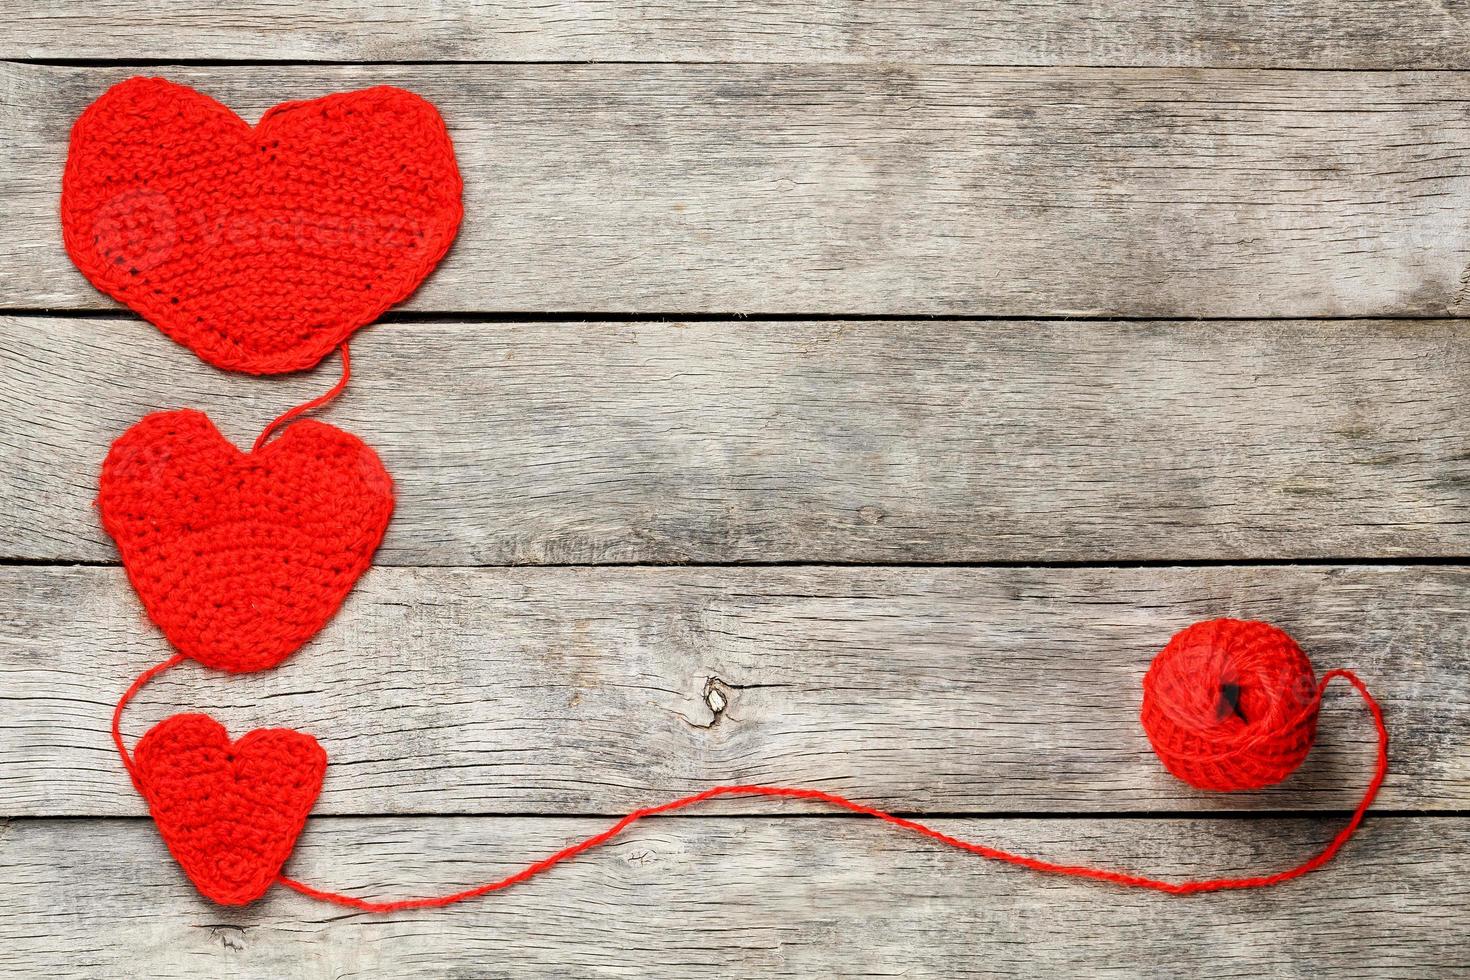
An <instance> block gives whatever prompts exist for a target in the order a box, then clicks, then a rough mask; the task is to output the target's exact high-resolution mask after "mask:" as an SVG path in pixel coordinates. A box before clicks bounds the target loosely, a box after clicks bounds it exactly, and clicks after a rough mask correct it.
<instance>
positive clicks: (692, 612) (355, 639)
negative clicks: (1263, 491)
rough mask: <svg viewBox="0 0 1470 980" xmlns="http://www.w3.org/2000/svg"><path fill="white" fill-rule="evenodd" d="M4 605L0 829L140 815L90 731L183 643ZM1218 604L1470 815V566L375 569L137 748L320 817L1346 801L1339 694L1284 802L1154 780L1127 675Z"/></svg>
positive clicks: (172, 685) (97, 590)
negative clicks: (298, 635)
mask: <svg viewBox="0 0 1470 980" xmlns="http://www.w3.org/2000/svg"><path fill="white" fill-rule="evenodd" d="M0 609H3V610H4V611H5V612H4V616H5V628H4V631H3V635H0V684H3V688H4V690H5V692H6V695H7V697H6V701H5V705H6V707H5V712H6V714H5V718H4V726H5V738H4V739H0V786H3V790H4V791H3V793H0V801H3V802H0V814H3V815H28V814H29V815H52V816H56V815H63V814H77V815H119V814H122V815H128V814H141V813H143V812H144V808H143V806H142V804H141V803H140V801H139V800H138V798H137V796H136V794H135V793H134V792H133V791H132V790H131V788H130V787H129V785H128V781H127V778H126V775H125V774H124V772H123V770H122V767H121V766H120V765H119V763H118V760H117V758H116V756H115V754H114V752H113V748H112V745H111V742H110V738H109V735H108V725H109V721H110V718H111V712H112V705H113V703H114V702H115V701H116V700H117V697H118V695H119V694H120V693H121V692H122V690H123V689H124V688H125V687H126V686H127V684H128V682H129V681H130V680H131V678H132V677H133V676H135V675H136V674H137V673H139V672H140V671H141V670H142V669H143V668H144V667H146V666H148V665H150V664H152V663H155V662H157V661H159V660H162V659H164V658H165V657H166V656H168V654H169V653H170V651H169V650H168V649H167V648H166V646H165V644H164V642H163V641H162V639H161V638H160V637H158V636H157V635H156V633H155V631H154V630H152V629H151V628H150V627H149V626H147V624H145V623H144V622H143V617H142V614H141V611H140V610H139V608H138V606H137V604H136V600H135V599H134V598H133V596H132V595H131V592H130V590H129V589H128V587H127V584H126V582H125V581H124V578H123V575H122V573H121V572H120V571H119V570H117V569H111V568H71V569H67V568H46V567H10V568H3V569H0ZM1219 615H1233V616H1238V617H1254V618H1261V619H1265V620H1267V621H1269V622H1274V623H1277V624H1279V625H1281V626H1282V627H1283V628H1285V629H1287V630H1288V631H1290V632H1292V633H1293V634H1294V635H1295V636H1296V637H1297V638H1298V639H1299V640H1300V642H1301V643H1302V644H1303V646H1304V648H1305V649H1306V650H1307V651H1308V652H1309V653H1310V655H1311V656H1312V658H1313V660H1314V662H1315V663H1316V665H1317V667H1318V669H1319V670H1326V669H1327V668H1329V667H1333V666H1349V667H1352V668H1354V669H1356V670H1358V671H1359V672H1360V673H1361V674H1362V676H1363V677H1364V678H1366V679H1367V681H1368V682H1369V684H1370V685H1371V686H1372V688H1373V690H1374V691H1375V692H1377V695H1378V697H1379V698H1380V699H1381V700H1382V701H1383V703H1384V706H1385V708H1386V710H1387V713H1388V724H1389V727H1390V729H1391V730H1392V732H1393V737H1394V742H1393V751H1392V769H1393V773H1392V776H1391V778H1390V780H1389V782H1388V784H1387V786H1386V787H1385V789H1384V791H1383V795H1382V796H1381V797H1380V804H1381V805H1382V806H1384V807H1389V808H1412V809H1415V810H1440V809H1464V808H1466V807H1467V805H1470V680H1467V674H1466V672H1465V670H1464V669H1463V664H1464V648H1465V628H1464V624H1465V623H1466V622H1470V570H1466V569H1462V568H1424V567H1418V568H1366V567H1352V568H1324V567H1314V568H1290V567H1266V568H1260V567H1235V568H1200V569H1180V568H1147V569H968V568H943V569H922V568H831V567H826V568H824V567H794V568H743V569H740V568H724V569H649V568H634V569H627V568H623V569H587V568H562V569H496V570H465V569H390V568H378V569H374V570H372V571H371V572H370V573H368V575H367V576H366V577H365V578H364V579H363V580H362V581H361V583H359V587H358V589H357V590H356V591H355V592H354V593H353V594H352V596H351V597H350V598H349V599H348V602H347V604H346V605H345V607H344V608H343V611H342V612H341V613H340V614H339V616H338V617H337V619H336V620H335V621H333V622H332V623H331V624H330V625H329V626H328V627H327V629H326V630H325V631H324V632H323V633H322V634H321V635H320V636H319V637H318V638H317V639H315V640H314V641H312V643H310V644H309V645H308V646H307V647H305V648H304V649H303V650H302V651H300V652H299V653H297V654H296V655H295V656H294V657H292V658H291V659H290V660H288V661H287V662H286V663H285V664H283V665H282V666H281V667H279V668H277V669H275V670H271V671H267V672H265V673H262V674H251V675H243V676H240V675H235V676H232V675H224V674H219V673H216V672H209V671H205V670H202V669H200V668H195V667H192V666H185V667H180V668H177V669H175V670H174V671H173V672H171V673H170V674H168V675H166V676H165V677H163V678H161V679H160V680H158V681H156V682H155V683H154V685H153V686H152V687H150V688H148V689H147V690H146V691H145V692H144V694H143V695H142V697H141V699H140V700H139V701H138V702H137V703H136V704H135V705H134V706H133V707H131V708H130V709H129V712H128V714H127V716H126V718H125V723H124V731H125V733H126V734H127V735H128V738H129V740H130V741H131V740H133V739H136V738H137V737H139V736H140V735H141V734H142V733H143V731H145V730H146V729H147V728H148V727H149V726H151V725H152V724H154V723H155V722H157V721H159V720H161V719H162V718H163V717H165V716H167V715H168V714H171V713H174V712H176V711H205V712H208V713H209V714H211V715H213V716H215V717H216V718H218V719H219V720H220V721H221V722H222V723H224V724H225V725H226V726H227V727H228V728H229V729H230V730H231V732H232V733H234V734H235V735H236V736H238V735H239V734H242V733H243V732H244V731H246V730H247V729H249V728H254V727H273V726H288V727H295V728H298V729H301V730H304V731H308V732H310V733H312V734H314V735H315V736H317V738H318V739H320V740H321V741H322V744H323V746H324V747H325V748H326V750H327V754H328V757H329V758H330V760H331V764H330V768H329V772H328V777H327V784H326V788H325V790H324V792H323V795H322V798H321V800H320V802H319V804H318V806H317V808H316V810H315V812H316V813H319V814H386V813H581V814H612V813H621V812H623V811H625V810H629V809H633V808H635V807H638V806H643V805H647V804H649V803H653V802H656V801H659V800H662V799H664V798H667V797H672V796H676V795H682V794H685V793H689V792H693V791H695V790H697V789H702V788H704V787H705V786H707V785H710V784H715V783H730V782H764V783H781V784H788V785H812V786H818V787H821V788H826V789H830V790H834V791H836V792H839V793H843V794H846V795H850V796H853V797H857V798H861V799H863V800H865V801H867V802H871V803H874V804H876V805H879V806H884V807H889V808H895V809H900V810H918V811H930V812H950V813H973V812H978V811H1002V812H1085V811H1096V812H1106V811H1113V812H1133V811H1139V810H1159V811H1200V810H1211V811H1218V810H1231V809H1246V810H1250V809H1257V808H1260V807H1262V806H1268V807H1273V808H1277V809H1283V808H1289V809H1320V808H1333V809H1343V808H1350V807H1351V806H1353V805H1354V804H1355V803H1356V802H1357V800H1358V798H1359V797H1360V796H1361V794H1362V790H1363V787H1364V786H1365V785H1366V783H1367V778H1368V775H1369V773H1370V772H1371V771H1372V760H1373V752H1372V734H1371V727H1370V725H1369V722H1368V719H1367V716H1366V714H1365V712H1364V711H1363V710H1362V708H1361V707H1360V705H1359V703H1358V701H1357V698H1356V696H1354V695H1353V694H1352V693H1351V692H1350V691H1349V690H1347V689H1346V688H1343V689H1342V690H1341V691H1337V690H1334V691H1333V693H1332V694H1330V696H1329V698H1328V704H1327V706H1326V707H1325V709H1324V715H1323V720H1322V724H1321V734H1320V736H1319V739H1318V744H1317V748H1316V749H1315V751H1314V752H1313V754H1312V756H1311V758H1310V759H1309V760H1308V762H1307V763H1306V765H1305V766H1304V767H1303V769H1302V770H1300V771H1299V772H1298V773H1297V774H1296V775H1295V776H1294V777H1293V778H1292V779H1291V780H1289V781H1288V782H1286V783H1285V784H1283V785H1282V786H1280V787H1277V788H1276V789H1274V790H1270V791H1267V792H1263V793H1260V794H1229V795H1222V794H1210V793H1201V792H1196V791H1192V790H1190V789H1189V788H1188V787H1186V786H1184V785H1183V784H1182V783H1179V782H1177V781H1176V780H1174V779H1173V778H1172V777H1170V776H1169V775H1168V774H1167V773H1166V772H1165V771H1164V769H1163V768H1162V767H1161V766H1160V765H1159V763H1158V760H1157V759H1156V758H1155V757H1154V755H1153V754H1152V752H1151V750H1150V749H1149V746H1148V743H1147V740H1146V739H1145V738H1144V736H1143V733H1142V731H1141V729H1140V728H1139V725H1138V707H1139V699H1140V691H1141V688H1140V681H1141V679H1142V676H1143V672H1144V670H1145V669H1146V668H1147V666H1148V663H1149V661H1150V659H1152V657H1153V655H1154V654H1155V653H1156V652H1157V650H1158V649H1159V648H1160V647H1162V646H1163V644H1164V642H1165V641H1166V640H1167V639H1168V638H1169V636H1170V635H1171V634H1172V633H1173V632H1174V631H1176V630H1178V629H1181V628H1183V627H1184V626H1185V625H1187V624H1189V623H1191V622H1194V621H1195V620H1199V619H1204V618H1208V617H1211V616H1219ZM769 807H770V804H768V803H765V802H756V803H754V804H752V808H753V809H754V810H756V811H757V812H765V811H768V810H769Z"/></svg>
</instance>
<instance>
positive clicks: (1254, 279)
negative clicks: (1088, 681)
mask: <svg viewBox="0 0 1470 980" xmlns="http://www.w3.org/2000/svg"><path fill="white" fill-rule="evenodd" d="M149 70H150V71H152V70H156V71H158V72H160V73H164V74H167V75H168V76H169V77H172V78H174V79H176V80H178V81H181V82H186V83H189V84H193V85H195V86H197V87H200V88H202V89H203V90H205V91H207V92H209V93H210V94H212V95H214V96H216V97H218V98H220V99H222V100H224V101H225V102H226V103H228V104H229V105H231V106H232V107H234V108H236V109H237V110H239V111H240V112H242V113H243V114H244V115H245V116H246V117H247V118H252V119H253V118H255V117H257V116H258V115H259V114H260V113H261V112H262V111H263V110H264V109H265V108H267V107H268V106H269V105H272V104H274V103H276V102H278V101H281V100H286V99H296V98H309V97H313V96H319V95H322V94H325V93H328V92H332V91H337V90H342V89H352V88H357V87H362V86H366V85H371V84H377V83H394V84H399V85H403V86H406V87H408V88H411V89H413V90H415V91H417V92H419V93H421V94H422V95H424V96H426V97H427V98H429V99H431V100H432V101H434V102H435V103H436V104H438V105H439V106H440V108H441V109H442V111H443V112H444V115H445V117H446V119H447V120H448V122H449V125H450V128H451V130H452V131H453V136H454V139H455V142H456V146H457V148H458V153H459V158H460V163H461V166H462V169H463V171H464V175H465V181H466V192H465V193H466V210H467V214H468V216H469V217H468V218H467V220H466V223H465V226H464V229H463V232H462V234H461V236H460V238H459V241H458V243H457V244H456V246H455V248H454V249H453V251H452V252H451V254H450V255H449V257H448V258H447V259H446V261H445V263H444V264H443V266H442V267H441V268H440V270H439V271H438V272H437V273H436V274H435V275H434V276H433V277H432V278H431V279H430V280H429V281H428V282H427V283H426V284H425V286H424V287H423V288H422V289H421V290H420V291H419V293H418V294H417V295H416V296H415V297H413V298H412V299H411V300H410V301H409V304H408V305H409V306H410V307H411V308H412V309H415V310H421V311H510V312H524V311H535V312H544V311H548V310H550V311H591V310H597V311H604V312H629V313H648V312H659V311H672V312H677V313H731V314H751V313H771V314H806V313H821V314H879V315H887V314H953V315H987V316H989V315H1003V316H1010V315H1019V316H1031V315H1114V314H1117V315H1134V316H1188V317H1201V316H1204V317H1209V316H1213V317H1223V316H1262V317H1264V316H1273V317H1276V316H1346V315H1353V316H1358V315H1443V314H1447V313H1451V314H1452V313H1455V312H1460V311H1463V310H1464V309H1465V306H1464V303H1465V300H1466V296H1467V295H1470V290H1467V288H1466V287H1465V283H1466V281H1467V279H1470V275H1467V272H1466V270H1467V267H1470V223H1467V222H1466V221H1465V220H1464V215H1465V213H1466V211H1467V209H1470V176H1467V175H1466V173H1465V168H1464V166H1463V161H1464V159H1465V158H1466V157H1467V155H1470V121H1467V118H1466V116H1465V113H1464V111H1463V105H1464V102H1465V101H1466V99H1467V98H1470V76H1467V75H1461V74H1458V73H1414V72H1394V73H1387V74H1384V73H1375V72H1260V71H1209V72H1199V71H1189V70H1116V71H1107V70H1091V69H1063V68H1057V69H1025V68H1016V69H1005V68H996V69H985V70H976V69H972V68H961V67H944V66H930V67H923V66H912V65H903V66H899V65H884V66H881V67H876V68H875V67H873V66H822V65H817V66H765V65H756V66H738V65H680V66H672V65H576V66H568V65H491V66H487V65H433V66H417V67H416V66H401V65H400V66H386V65H385V66H353V67H323V66H304V67H303V66H298V67H282V66H266V67H260V66H257V67H210V68H180V67H166V68H158V69H149ZM133 73H134V71H133V70H131V69H125V68H107V69H96V68H72V67H48V66H40V65H15V64H9V65H0V88H3V91H4V92H5V95H6V97H5V99H4V100H3V101H0V132H3V133H5V134H6V139H5V140H3V141H0V196H3V199H4V200H5V202H6V208H7V218H8V220H7V222H6V223H5V229H4V231H3V232H0V305H3V306H7V307H11V308H24V309H33V308H41V307H64V308H75V309H98V308H104V307H105V306H106V305H107V301H104V300H103V298H102V297H101V295H100V294H99V293H98V292H97V291H96V290H94V289H93V288H92V287H91V286H90V285H89V284H88V283H87V282H86V281H85V280H84V279H83V278H82V276H81V275H80V273H78V272H77V271H76V270H75V269H73V268H72V266H71V264H70V262H69V261H68V260H67V258H66V256H65V255H64V254H63V251H62V248H61V244H60V236H59V233H58V222H57V218H56V213H57V196H58V193H59V191H58V187H59V179H60V173H61V169H62V166H63V163H64V158H65V141H66V134H67V132H68V130H69V127H70V125H71V122H72V120H73V119H74V118H75V117H76V115H77V114H78V113H79V112H80V111H81V110H82V108H83V107H84V106H86V105H87V104H88V103H89V102H91V101H92V100H93V99H95V98H96V97H97V96H98V95H99V94H100V93H101V92H102V91H103V90H104V89H105V88H106V87H107V85H108V84H110V83H112V82H115V81H117V80H119V79H121V78H123V77H126V76H127V75H129V74H133Z"/></svg>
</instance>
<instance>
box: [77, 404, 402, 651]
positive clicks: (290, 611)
mask: <svg viewBox="0 0 1470 980" xmlns="http://www.w3.org/2000/svg"><path fill="white" fill-rule="evenodd" d="M97 506H98V509H99V511H100V512H101V516H102V526H103V527H104V528H106V530H107V533H108V534H110V535H112V537H113V539H114V540H115V541H116V542H117V547H118V551H119V552H120V553H121V555H122V562H123V566H124V567H125V568H126V569H127V573H128V578H129V579H130V580H131V581H132V583H133V587H134V588H135V589H137V591H138V596H139V598H141V599H142V600H143V606H144V608H145V609H146V610H147V611H148V615H149V617H150V618H151V619H152V620H153V621H154V622H155V623H157V624H158V626H159V628H160V629H162V630H163V632H164V635H165V636H167V637H168V639H169V640H170V642H172V643H173V645H174V646H175V647H177V648H178V649H179V650H180V652H182V653H184V654H187V655H188V656H190V657H192V658H193V659H195V660H197V661H199V662H200V663H203V664H206V665H208V666H210V667H217V668H219V669H221V670H228V671H236V672H242V671H252V670H264V669H265V668H267V667H272V666H274V665H275V664H277V663H279V662H280V661H281V660H282V659H284V658H285V657H286V656H288V655H289V654H290V653H291V652H292V651H294V650H295V649H297V648H298V647H300V646H301V645H302V644H303V643H305V642H306V641H307V640H309V639H311V638H312V636H314V635H315V634H316V633H317V631H318V630H320V629H321V628H322V626H323V625H325V624H326V622H327V620H328V619H330V618H331V617H332V614H333V613H335V612H336V611H337V607H338V606H339V605H341V603H342V600H343V599H344V598H346V596H347V593H348V592H349V591H351V589H352V585H353V583H354V582H356V581H357V578H358V576H359V575H361V574H362V573H363V571H365V570H366V569H367V567H368V565H369V564H370V562H371V561H372V555H373V551H374V550H375V549H376V548H377V547H378V542H379V541H381V540H382V538H383V532H384V530H386V528H387V526H388V519H389V517H390V516H392V513H393V481H392V480H391V478H389V476H388V471H387V470H385V469H384V468H383V464H382V463H381V462H380V461H379V459H378V456H377V454H376V453H374V452H373V451H372V449H370V448H369V447H368V446H367V445H366V444H365V443H363V441H362V440H361V439H358V438H357V437H356V436H352V435H349V434H348V433H346V432H343V431H342V430H341V429H336V428H333V427H332V426H330V425H326V424H325V423H322V422H316V421H313V420H310V419H308V420H306V421H301V422H296V423H294V424H292V425H291V426H289V427H288V428H287V429H286V430H285V431H284V432H283V433H282V434H281V435H280V436H279V437H277V438H276V439H275V440H274V441H273V442H268V443H266V444H265V446H263V447H262V448H260V449H258V450H255V451H254V452H250V453H242V452H240V451H239V450H238V449H236V448H235V447H234V446H232V445H231V444H230V443H229V442H227V441H225V439H224V437H223V436H221V435H220V434H219V431H218V430H217V429H216V428H215V427H214V423H213V422H211V421H210V420H209V417H208V416H207V415H205V414H204V413H202V412H196V411H193V410H189V409H184V410H181V411H176V412H157V413H154V414H153V415H149V416H147V417H145V418H144V419H143V420H142V421H141V422H139V423H138V424H137V425H135V426H133V427H132V428H131V429H129V430H128V431H127V432H125V433H123V435H122V436H121V437H119V438H118V440H117V441H116V442H114V443H113V444H112V451H111V452H109V453H108V454H107V461H106V462H105V463H103V465H102V480H101V486H100V492H99V494H98V496H97Z"/></svg>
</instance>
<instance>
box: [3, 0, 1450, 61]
mask: <svg viewBox="0 0 1470 980" xmlns="http://www.w3.org/2000/svg"><path fill="white" fill-rule="evenodd" d="M7 14H8V16H7V22H6V25H5V28H6V29H5V32H4V33H3V34H0V57H6V58H122V59H137V58H194V59H198V58H225V59H231V58H238V59H251V58H265V59H271V60H282V59H290V60H333V61H401V60H405V59H411V60H428V61H433V60H442V59H462V60H480V61H720V62H750V61H757V62H784V61H802V62H810V61H816V62H872V61H878V62H915V63H943V64H964V63H970V64H991V65H1142V66H1151V65H1179V66H1199V67H1221V66H1230V67H1284V68H1298V67H1300V68H1465V67H1470V59H1467V55H1466V52H1467V50H1470V30H1467V27H1466V23H1465V20H1464V18H1463V17H1461V16H1458V15H1457V14H1456V13H1455V12H1454V10H1453V9H1452V8H1451V7H1447V6H1446V5H1444V4H1443V3H1439V2H1435V0H1379V2H1375V3H1372V4H1365V3H1361V2H1355V0H1277V2H1265V0H1247V2H1242V3H1215V2H1205V0H1182V2H1177V3H1170V4H1158V3H1144V2H1142V0H1109V2H1107V3H1098V2H1095V0H1051V2H1048V3H1045V4H1017V3H1007V2H1001V0H977V2H971V3H964V4H957V3H953V2H950V0H898V2H894V0H887V2H884V3H861V2H852V0H847V2H832V0H820V2H818V0H738V2H730V3H720V4H707V3H694V4H691V3H671V2H667V0H653V2H647V0H638V2H632V0H557V2H551V3H537V4H494V5H485V4H477V3H466V2H457V3H435V4H422V3H411V2H408V0H373V2H367V0H333V2H326V3H311V4H282V3H280V2H279V0H245V2H241V3H236V4H232V5H231V7H230V10H229V15H228V16H221V13H220V10H219V8H218V7H217V6H215V5H212V4H208V3H202V2H200V0H164V2H158V3H145V2H143V0H98V2H94V3H88V4H85V5H76V4H58V3H52V2H45V0H12V2H11V3H10V4H8V5H7Z"/></svg>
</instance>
